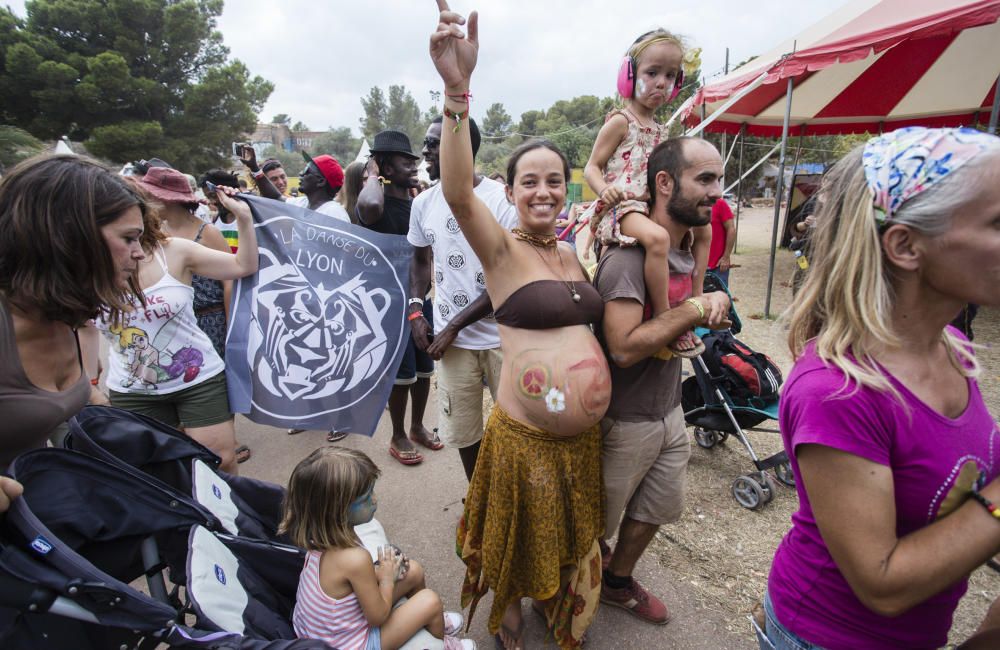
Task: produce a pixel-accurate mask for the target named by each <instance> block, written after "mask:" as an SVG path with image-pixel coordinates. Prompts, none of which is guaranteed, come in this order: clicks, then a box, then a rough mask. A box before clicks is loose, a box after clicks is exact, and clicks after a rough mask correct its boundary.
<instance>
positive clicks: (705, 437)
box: [694, 427, 719, 449]
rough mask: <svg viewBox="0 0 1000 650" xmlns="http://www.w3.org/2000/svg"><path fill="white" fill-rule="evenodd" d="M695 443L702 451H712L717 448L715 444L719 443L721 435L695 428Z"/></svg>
mask: <svg viewBox="0 0 1000 650" xmlns="http://www.w3.org/2000/svg"><path fill="white" fill-rule="evenodd" d="M694 441H695V442H697V443H698V446H699V447H701V448H702V449H711V448H712V447H714V446H715V443H717V442H719V434H717V433H716V432H715V431H710V430H708V429H702V428H701V427H695V428H694Z"/></svg>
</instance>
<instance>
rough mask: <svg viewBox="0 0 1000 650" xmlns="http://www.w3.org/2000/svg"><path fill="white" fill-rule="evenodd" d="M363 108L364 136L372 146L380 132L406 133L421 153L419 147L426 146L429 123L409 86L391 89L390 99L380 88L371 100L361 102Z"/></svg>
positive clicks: (362, 129) (413, 145)
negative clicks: (420, 145) (425, 136)
mask: <svg viewBox="0 0 1000 650" xmlns="http://www.w3.org/2000/svg"><path fill="white" fill-rule="evenodd" d="M361 107H362V108H363V109H364V111H365V116H364V117H362V118H361V133H362V135H364V137H366V138H368V140H369V142H370V141H371V139H372V138H373V137H374V136H375V134H376V133H378V132H379V131H385V130H386V129H393V130H396V131H402V132H403V133H405V134H406V135H407V136H408V137H409V138H410V145H411V146H412V147H413V148H414V149H416V150H417V152H419V150H420V147H419V144H418V143H420V142H423V139H424V133H426V131H427V122H428V121H429V120H425V117H424V115H423V114H422V113H421V112H420V106H419V105H417V100H415V99H414V98H413V95H412V94H410V91H409V90H407V89H406V86H401V85H392V86H389V96H388V98H386V95H385V93H383V92H382V89H381V88H379V87H378V86H376V87H374V88H372V89H371V90H370V91H368V96H367V97H362V98H361Z"/></svg>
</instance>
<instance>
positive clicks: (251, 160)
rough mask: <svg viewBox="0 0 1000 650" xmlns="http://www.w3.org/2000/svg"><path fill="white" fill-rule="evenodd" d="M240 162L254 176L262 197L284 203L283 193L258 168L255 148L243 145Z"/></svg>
mask: <svg viewBox="0 0 1000 650" xmlns="http://www.w3.org/2000/svg"><path fill="white" fill-rule="evenodd" d="M240 162H242V163H243V164H244V165H246V167H247V169H249V170H250V174H251V175H252V176H253V182H254V184H255V185H257V190H258V191H259V192H260V195H261V196H263V197H264V198H265V199H275V200H278V201H284V200H285V197H283V196H281V192H279V191H278V188H277V187H275V186H274V183H272V182H271V179H269V178H268V177H267V176H265V175H264V172H262V171H261V170H260V167H258V166H257V152H256V151H255V150H254V148H253V147H251V146H249V145H243V146H242V147H240Z"/></svg>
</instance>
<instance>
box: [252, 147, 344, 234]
mask: <svg viewBox="0 0 1000 650" xmlns="http://www.w3.org/2000/svg"><path fill="white" fill-rule="evenodd" d="M302 157H303V158H304V159H305V161H306V168H305V169H303V170H302V173H301V174H299V191H301V192H302V194H303V196H298V197H294V198H285V197H284V196H283V195H282V188H279V187H277V186H276V185H275V183H274V182H272V180H271V176H272V175H273V174H274V169H271V174H268V172H267V171H265V170H264V169H261V168H259V167H258V166H257V154H256V152H255V151H254V148H253V147H251V146H249V145H243V146H242V147H241V148H240V160H241V161H242V162H243V164H244V165H246V166H247V168H248V169H249V170H250V173H251V175H252V176H253V180H254V182H255V183H256V184H257V190H258V191H259V192H260V195H261V196H263V197H264V198H267V199H275V200H278V201H286V202H287V203H288V204H289V205H295V206H298V207H300V208H308V209H310V210H315V211H316V212H319V213H320V214H325V215H327V216H330V217H333V218H334V219H337V220H339V221H344V222H347V223H350V222H351V218H350V217H348V216H347V210H345V209H344V207H343V206H342V205H340V203H338V202H337V201H335V200H334V198H335V197H336V196H337V192H339V191H340V188H341V186H343V184H344V170H343V169H341V168H340V163H338V162H337V159H336V158H334V157H333V156H329V155H327V154H323V155H321V156H316V157H315V158H313V157H311V156H310V155H309V154H308V153H306V152H305V151H303V152H302ZM279 165H280V163H279ZM265 166H267V162H265ZM278 169H280V166H279V167H278ZM281 175H282V176H284V171H283V170H282V172H281Z"/></svg>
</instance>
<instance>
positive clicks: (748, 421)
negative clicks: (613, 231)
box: [681, 271, 795, 510]
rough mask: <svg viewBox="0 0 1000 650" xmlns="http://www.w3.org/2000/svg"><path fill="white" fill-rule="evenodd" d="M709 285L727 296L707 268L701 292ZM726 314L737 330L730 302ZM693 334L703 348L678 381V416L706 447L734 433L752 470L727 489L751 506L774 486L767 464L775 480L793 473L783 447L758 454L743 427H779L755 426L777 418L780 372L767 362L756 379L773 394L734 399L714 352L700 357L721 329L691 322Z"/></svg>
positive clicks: (786, 480)
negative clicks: (767, 369)
mask: <svg viewBox="0 0 1000 650" xmlns="http://www.w3.org/2000/svg"><path fill="white" fill-rule="evenodd" d="M711 291H725V292H726V294H727V295H729V296H730V298H732V295H731V294H729V288H728V287H727V286H726V285H725V283H724V282H723V281H722V279H721V278H719V276H718V275H717V274H715V273H713V272H712V271H707V272H706V273H705V292H706V293H708V292H711ZM729 318H730V320H731V321H732V327H730V329H729V330H728V333H729V334H732V335H735V334H738V333H739V332H740V331H741V330H742V323H741V321H740V319H739V315H738V314H737V313H736V310H735V308H730V312H729ZM696 334H698V336H699V337H701V338H702V339H703V340H704V341H705V343H706V351H705V352H704V353H702V354H701V355H699V356H697V357H695V358H693V359H691V366H692V368H693V370H694V376H692V377H688V378H687V379H685V380H684V382H683V384H682V385H681V405H682V408H683V409H684V420H685V421H686V422H687V424H689V425H691V426H693V427H694V439H695V442H696V443H698V446H699V447H702V448H704V449H711V448H713V447H714V446H715V445H717V444H720V443H722V442H725V441H726V439H727V438H728V437H729V436H730V435H733V436H735V437H736V438H737V439H738V440H739V441H740V442H741V443H742V444H743V446H744V447H746V450H747V452H748V453H749V454H750V459H751V460H752V461H753V464H754V467H755V469H756V471H754V472H749V473H747V474H744V475H742V476H739V477H737V478H736V480H735V481H733V485H732V493H733V497H734V498H735V499H736V501H737V503H739V504H740V505H741V506H743V507H744V508H748V509H750V510H757V509H759V508H761V507H763V506H765V505H767V504H768V503H769V502H770V501H771V499H773V498H774V492H775V489H776V488H775V484H774V481H773V480H772V479H771V476H770V474H769V473H768V471H767V470H773V471H774V475H775V477H776V478H777V479H778V481H780V482H781V483H783V484H785V485H788V486H794V485H795V477H794V475H793V474H792V468H791V465H790V464H789V462H788V455H787V454H786V453H785V451H784V450H782V451H780V452H778V453H777V454H774V455H773V456H770V457H768V458H764V459H761V458H760V457H758V455H757V453H756V452H755V451H754V449H753V446H752V445H751V444H750V440H749V438H748V437H747V435H746V432H747V431H764V432H769V433H780V431H779V430H778V429H770V428H764V427H760V426H758V425H759V424H761V423H762V422H765V421H767V420H774V421H775V422H776V421H777V420H778V398H777V386H778V385H780V383H781V379H780V374H778V372H777V368H773V369H772V370H771V372H769V373H768V374H769V376H768V377H767V378H762V379H761V383H765V382H766V383H770V384H771V385H772V386H773V389H774V391H773V397H771V398H767V399H749V400H746V399H734V396H733V395H731V394H730V392H732V391H728V390H727V388H726V386H727V384H728V385H730V386H732V384H731V383H729V382H727V376H726V373H725V371H724V370H723V369H722V368H721V366H720V364H718V363H716V359H715V358H709V359H707V360H706V357H708V356H709V355H711V354H712V353H713V349H712V348H713V337H716V336H720V337H721V336H725V335H724V334H723V335H717V334H715V333H713V332H712V330H707V329H704V328H697V330H696ZM730 340H732V339H730ZM759 356H763V355H759ZM713 370H714V372H713ZM775 375H777V376H775Z"/></svg>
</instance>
